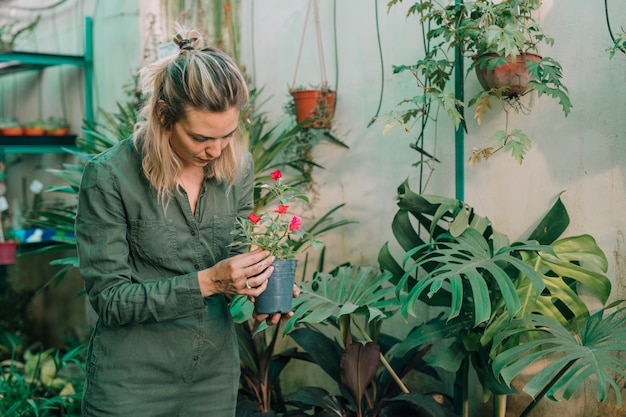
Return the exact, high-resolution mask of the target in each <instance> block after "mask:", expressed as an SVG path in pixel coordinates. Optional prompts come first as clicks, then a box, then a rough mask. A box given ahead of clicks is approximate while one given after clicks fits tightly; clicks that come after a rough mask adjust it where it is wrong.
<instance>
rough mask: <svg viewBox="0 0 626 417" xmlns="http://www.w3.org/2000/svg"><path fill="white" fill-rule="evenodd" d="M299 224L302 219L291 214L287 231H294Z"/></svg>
mask: <svg viewBox="0 0 626 417" xmlns="http://www.w3.org/2000/svg"><path fill="white" fill-rule="evenodd" d="M300 226H302V219H301V218H300V217H298V216H293V217H292V218H291V221H290V222H289V231H290V232H294V231H296V230H300Z"/></svg>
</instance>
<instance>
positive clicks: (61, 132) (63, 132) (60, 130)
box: [46, 127, 70, 136]
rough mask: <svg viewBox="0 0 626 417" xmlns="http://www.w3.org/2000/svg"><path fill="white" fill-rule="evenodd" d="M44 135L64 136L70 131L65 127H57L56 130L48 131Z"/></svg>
mask: <svg viewBox="0 0 626 417" xmlns="http://www.w3.org/2000/svg"><path fill="white" fill-rule="evenodd" d="M46 133H47V134H48V135H50V136H66V135H67V134H68V133H70V130H69V129H68V128H67V127H59V128H56V129H52V130H48V131H46Z"/></svg>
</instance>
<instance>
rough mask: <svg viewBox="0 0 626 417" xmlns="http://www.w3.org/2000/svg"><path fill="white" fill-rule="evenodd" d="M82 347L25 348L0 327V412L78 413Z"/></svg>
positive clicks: (29, 415) (26, 416)
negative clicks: (63, 350) (40, 349)
mask: <svg viewBox="0 0 626 417" xmlns="http://www.w3.org/2000/svg"><path fill="white" fill-rule="evenodd" d="M85 349H86V346H85V345H80V346H78V347H76V348H74V349H71V350H69V351H67V352H61V351H60V350H59V349H48V350H45V351H35V350H32V349H26V348H25V347H24V346H23V344H22V340H21V339H20V338H19V337H17V335H15V334H13V333H11V332H8V331H6V330H1V331H0V360H1V362H0V415H3V416H7V417H8V416H12V417H13V416H15V417H52V416H58V415H63V416H67V417H72V416H76V417H78V416H80V415H81V414H80V398H81V395H82V394H81V392H82V385H83V380H84V367H83V363H84V352H85Z"/></svg>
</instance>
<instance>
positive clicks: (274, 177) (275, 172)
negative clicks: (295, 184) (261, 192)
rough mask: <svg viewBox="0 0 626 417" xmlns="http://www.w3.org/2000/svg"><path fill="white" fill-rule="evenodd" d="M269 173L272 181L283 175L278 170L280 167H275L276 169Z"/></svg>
mask: <svg viewBox="0 0 626 417" xmlns="http://www.w3.org/2000/svg"><path fill="white" fill-rule="evenodd" d="M270 175H271V176H272V180H274V181H278V180H279V179H281V178H282V177H283V173H282V172H280V169H277V170H276V171H274V172H272V173H271V174H270Z"/></svg>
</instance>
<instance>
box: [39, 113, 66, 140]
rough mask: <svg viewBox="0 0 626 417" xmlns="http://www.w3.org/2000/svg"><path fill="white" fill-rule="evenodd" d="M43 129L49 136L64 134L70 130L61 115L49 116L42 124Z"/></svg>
mask: <svg viewBox="0 0 626 417" xmlns="http://www.w3.org/2000/svg"><path fill="white" fill-rule="evenodd" d="M44 129H45V131H46V134H48V135H50V136H65V135H67V134H68V133H69V131H70V129H69V124H68V123H67V120H65V118H63V117H49V118H48V119H47V120H46V122H45V124H44Z"/></svg>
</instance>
